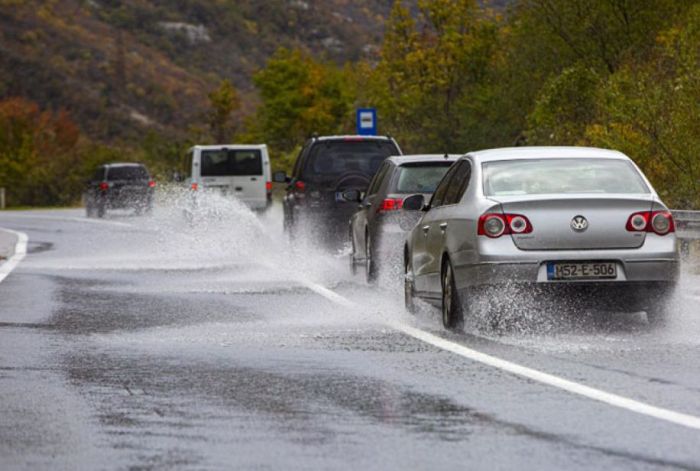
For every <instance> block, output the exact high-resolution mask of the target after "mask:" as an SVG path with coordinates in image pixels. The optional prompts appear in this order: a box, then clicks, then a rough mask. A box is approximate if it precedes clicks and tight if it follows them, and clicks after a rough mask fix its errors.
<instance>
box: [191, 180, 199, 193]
mask: <svg viewBox="0 0 700 471" xmlns="http://www.w3.org/2000/svg"><path fill="white" fill-rule="evenodd" d="M190 188H191V189H192V191H197V189H199V184H198V183H197V182H192V184H191V185H190Z"/></svg>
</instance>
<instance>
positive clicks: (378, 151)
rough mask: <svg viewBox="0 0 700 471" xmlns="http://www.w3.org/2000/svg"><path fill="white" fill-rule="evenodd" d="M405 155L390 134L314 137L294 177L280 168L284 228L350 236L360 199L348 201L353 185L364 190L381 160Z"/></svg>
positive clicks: (330, 239)
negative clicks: (349, 227) (283, 184)
mask: <svg viewBox="0 0 700 471" xmlns="http://www.w3.org/2000/svg"><path fill="white" fill-rule="evenodd" d="M391 155H401V150H400V149H399V146H398V145H397V144H396V141H394V139H392V138H391V137H386V136H327V137H314V138H312V139H310V140H309V141H307V142H306V144H305V145H304V147H303V148H302V149H301V152H300V153H299V156H298V157H297V160H296V163H295V164H294V170H293V173H292V175H291V177H288V176H286V175H285V174H284V173H283V172H277V173H276V174H275V175H274V180H275V181H277V182H287V183H288V186H287V193H286V196H285V197H284V228H285V230H286V231H287V232H288V233H289V234H290V235H291V236H293V237H295V236H297V235H298V234H299V233H300V231H302V230H303V231H304V232H305V235H309V236H313V237H317V238H318V239H319V241H321V242H326V243H331V244H335V243H337V242H339V241H345V234H346V231H347V222H348V220H349V219H350V216H352V213H354V212H355V211H356V210H357V201H347V200H346V199H345V198H344V197H343V194H344V193H345V192H346V191H348V190H357V191H365V190H366V189H367V187H368V186H369V182H370V180H371V179H372V177H373V176H374V174H375V173H376V172H377V170H378V169H379V167H380V165H381V164H382V162H384V160H386V158H387V157H389V156H391Z"/></svg>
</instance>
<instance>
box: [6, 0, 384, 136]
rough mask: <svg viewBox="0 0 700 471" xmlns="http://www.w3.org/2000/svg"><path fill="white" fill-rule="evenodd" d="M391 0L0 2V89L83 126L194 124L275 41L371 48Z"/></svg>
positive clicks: (129, 131)
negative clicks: (219, 91) (224, 83)
mask: <svg viewBox="0 0 700 471" xmlns="http://www.w3.org/2000/svg"><path fill="white" fill-rule="evenodd" d="M390 7H391V0H361V1H350V0H330V1H329V0H315V1H311V0H307V1H304V0H267V1H265V2H257V1H254V0H244V1H235V2H234V1H224V0H173V1H165V0H162V1H159V0H123V1H117V0H87V1H85V0H25V1H22V0H0V31H1V32H0V95H2V96H3V97H8V96H23V97H26V98H29V99H32V100H34V101H36V102H38V103H39V104H40V105H41V106H42V107H45V108H53V109H58V108H66V109H68V110H69V111H70V113H71V114H72V116H73V117H74V118H75V119H76V120H77V121H78V123H79V124H80V126H81V127H82V128H83V130H84V131H85V132H87V133H88V135H90V136H92V137H95V138H98V139H101V140H113V139H132V138H136V137H138V136H140V135H142V134H143V133H144V132H145V131H146V130H148V129H156V130H158V131H160V132H165V133H166V134H167V133H175V132H176V131H177V130H182V129H186V128H187V127H188V126H192V125H197V124H198V123H201V121H202V119H201V118H202V115H203V113H204V112H205V110H206V107H207V93H208V92H210V91H211V90H212V89H214V88H215V87H216V86H217V85H218V83H219V82H220V81H221V79H223V78H228V79H231V80H232V81H233V83H234V84H235V85H236V87H238V88H239V89H240V90H241V92H242V94H243V97H244V108H245V107H250V106H251V104H252V103H253V102H254V94H253V91H252V88H251V83H250V76H251V74H252V73H253V72H254V71H255V70H256V69H257V68H259V67H261V66H262V65H263V64H264V63H265V60H266V58H267V57H269V56H270V54H272V53H273V52H274V50H275V49H277V47H279V46H286V47H303V48H306V49H308V50H310V51H312V52H313V53H315V54H317V55H321V56H325V57H327V58H328V59H331V60H336V61H339V62H344V61H347V60H354V59H357V58H359V57H361V56H363V55H364V54H372V53H373V51H374V50H376V46H377V45H378V44H379V42H380V41H381V35H382V26H383V22H384V19H385V17H386V15H387V14H388V12H389V9H390Z"/></svg>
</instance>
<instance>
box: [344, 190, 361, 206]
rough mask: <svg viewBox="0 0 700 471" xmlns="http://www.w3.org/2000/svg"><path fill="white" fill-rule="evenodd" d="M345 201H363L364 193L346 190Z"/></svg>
mask: <svg viewBox="0 0 700 471" xmlns="http://www.w3.org/2000/svg"><path fill="white" fill-rule="evenodd" d="M343 199H344V200H345V201H350V202H352V203H359V202H360V201H362V192H361V191H360V190H346V191H344V192H343Z"/></svg>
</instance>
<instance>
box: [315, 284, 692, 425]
mask: <svg viewBox="0 0 700 471" xmlns="http://www.w3.org/2000/svg"><path fill="white" fill-rule="evenodd" d="M301 283H302V284H303V285H304V286H305V287H307V288H309V289H310V290H312V291H314V292H316V293H318V294H320V295H321V296H323V297H325V298H326V299H328V300H330V301H333V302H335V303H337V304H340V305H342V306H345V307H355V308H360V307H361V306H360V305H358V304H356V303H354V302H352V301H350V300H349V299H347V298H345V297H344V296H341V295H339V294H337V293H335V292H333V291H331V290H329V289H327V288H325V287H323V286H320V285H317V284H316V283H312V282H309V281H301ZM386 325H388V326H389V327H391V328H393V329H395V330H398V331H400V332H403V333H404V334H406V335H408V336H410V337H413V338H415V339H417V340H420V341H422V342H425V343H427V344H430V345H432V346H434V347H437V348H440V349H442V350H446V351H448V352H451V353H454V354H457V355H459V356H462V357H464V358H467V359H469V360H472V361H475V362H478V363H482V364H484V365H488V366H491V367H493V368H496V369H499V370H502V371H506V372H508V373H511V374H514V375H517V376H521V377H523V378H527V379H529V380H532V381H536V382H538V383H542V384H546V385H548V386H553V387H555V388H558V389H562V390H564V391H567V392H570V393H572V394H576V395H578V396H583V397H586V398H588V399H593V400H594V401H599V402H603V403H605V404H608V405H611V406H614V407H618V408H621V409H626V410H628V411H631V412H636V413H637V414H642V415H646V416H648V417H653V418H655V419H659V420H663V421H666V422H670V423H673V424H676V425H681V426H683V427H688V428H692V429H695V430H700V417H696V416H693V415H689V414H684V413H682V412H676V411H673V410H670V409H664V408H662V407H656V406H652V405H650V404H646V403H644V402H640V401H637V400H634V399H630V398H627V397H624V396H620V395H618V394H613V393H609V392H606V391H603V390H601V389H596V388H593V387H590V386H586V385H584V384H581V383H577V382H575V381H570V380H567V379H564V378H560V377H559V376H555V375H553V374H550V373H545V372H543V371H539V370H535V369H533V368H529V367H527V366H522V365H519V364H517V363H513V362H511V361H507V360H503V359H501V358H498V357H495V356H492V355H488V354H486V353H482V352H480V351H478V350H474V349H472V348H468V347H465V346H464V345H460V344H458V343H455V342H451V341H449V340H446V339H444V338H442V337H439V336H437V335H434V334H431V333H429V332H425V331H423V330H420V329H416V328H415V327H410V326H407V325H402V324H398V323H395V322H388V323H386Z"/></svg>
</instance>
